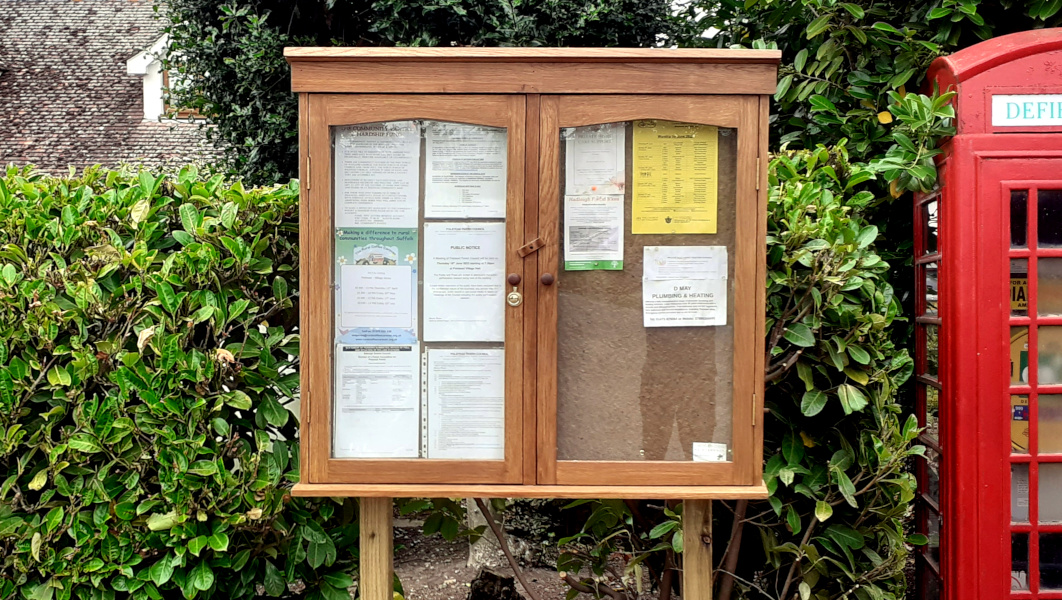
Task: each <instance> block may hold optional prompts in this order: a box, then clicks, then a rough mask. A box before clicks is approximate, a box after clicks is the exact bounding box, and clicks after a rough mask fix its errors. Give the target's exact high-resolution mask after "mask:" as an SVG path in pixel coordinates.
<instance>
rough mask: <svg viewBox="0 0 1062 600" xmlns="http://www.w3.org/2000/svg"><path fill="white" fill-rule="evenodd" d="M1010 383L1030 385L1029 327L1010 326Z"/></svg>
mask: <svg viewBox="0 0 1062 600" xmlns="http://www.w3.org/2000/svg"><path fill="white" fill-rule="evenodd" d="M1010 384H1011V385H1029V328H1028V327H1011V328H1010Z"/></svg>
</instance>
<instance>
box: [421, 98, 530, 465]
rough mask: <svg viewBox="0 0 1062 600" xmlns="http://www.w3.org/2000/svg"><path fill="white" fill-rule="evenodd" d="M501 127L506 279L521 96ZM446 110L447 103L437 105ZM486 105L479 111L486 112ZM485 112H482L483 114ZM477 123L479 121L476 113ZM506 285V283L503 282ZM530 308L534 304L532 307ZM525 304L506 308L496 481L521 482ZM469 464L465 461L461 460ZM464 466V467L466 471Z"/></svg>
mask: <svg viewBox="0 0 1062 600" xmlns="http://www.w3.org/2000/svg"><path fill="white" fill-rule="evenodd" d="M491 100H494V98H492V97H471V98H470V99H469V101H468V104H469V106H471V107H479V106H482V105H488V106H489V101H491ZM507 100H508V102H507V103H506V107H507V111H506V115H505V125H504V126H505V127H507V128H508V146H509V148H508V155H507V159H508V167H507V169H506V178H507V181H506V187H505V190H506V216H505V266H506V275H508V274H509V273H516V274H518V275H520V277H521V278H525V277H527V274H526V273H524V264H525V263H526V262H527V261H525V260H524V257H522V256H520V247H521V246H523V245H524V243H525V242H526V240H525V239H524V168H523V167H524V158H525V152H526V148H525V145H526V144H527V139H526V137H527V134H526V126H525V123H524V119H525V117H526V111H527V108H526V104H525V100H524V97H523V96H509V97H508V99H507ZM439 104H442V105H443V106H444V107H446V105H447V104H449V102H441V103H439ZM485 108H486V107H484V109H485ZM484 112H485V110H484ZM476 118H477V119H478V118H479V115H478V111H477V117H476ZM506 285H508V284H507V283H506ZM532 306H533V305H532ZM529 310H532V309H531V308H528V305H527V304H526V303H525V304H521V305H520V306H509V305H508V304H506V306H505V434H504V435H505V474H504V475H503V477H502V478H501V479H497V480H495V482H496V483H519V482H521V481H523V472H524V463H523V459H522V456H523V449H524V425H523V423H524V352H523V349H524V315H525V314H526V313H527V312H528V311H529ZM464 462H466V463H467V462H469V461H464ZM466 468H467V467H466Z"/></svg>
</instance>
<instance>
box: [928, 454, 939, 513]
mask: <svg viewBox="0 0 1062 600" xmlns="http://www.w3.org/2000/svg"><path fill="white" fill-rule="evenodd" d="M925 461H926V489H925V493H926V496H928V497H929V498H930V499H931V500H933V501H934V502H936V503H937V504H938V505H939V504H940V455H939V454H937V453H936V452H934V451H933V450H932V449H931V448H926V456H925Z"/></svg>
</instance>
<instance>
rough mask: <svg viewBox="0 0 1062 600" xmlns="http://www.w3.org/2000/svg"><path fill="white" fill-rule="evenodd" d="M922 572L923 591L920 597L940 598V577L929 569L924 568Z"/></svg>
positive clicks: (929, 599) (931, 599)
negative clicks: (923, 579) (923, 578)
mask: <svg viewBox="0 0 1062 600" xmlns="http://www.w3.org/2000/svg"><path fill="white" fill-rule="evenodd" d="M924 573H925V575H924V577H925V584H924V585H925V592H924V593H923V594H922V595H921V596H920V598H925V599H926V600H936V599H937V598H940V577H938V576H937V575H936V574H935V573H933V572H932V571H930V570H929V569H926V570H925V571H924Z"/></svg>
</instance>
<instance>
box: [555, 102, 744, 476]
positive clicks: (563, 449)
mask: <svg viewBox="0 0 1062 600" xmlns="http://www.w3.org/2000/svg"><path fill="white" fill-rule="evenodd" d="M737 137H738V136H737V130H736V129H734V128H719V127H714V126H710V125H696V124H690V123H677V122H673V121H664V120H657V119H641V120H631V121H621V122H617V123H604V124H596V125H587V126H583V127H572V128H565V129H562V130H561V135H560V150H561V155H560V158H559V161H558V162H559V164H560V168H561V177H560V186H561V191H562V193H563V198H564V201H563V202H562V203H561V206H560V220H561V223H562V227H561V228H560V240H559V242H558V245H559V246H560V252H561V267H560V270H559V271H558V273H557V275H556V277H557V284H556V285H557V289H558V298H559V300H558V311H557V317H558V324H557V329H558V339H557V348H558V355H557V376H558V380H557V459H558V460H595V461H644V460H652V461H714V462H720V461H722V462H726V461H729V460H730V453H731V412H732V410H733V402H732V394H733V390H732V388H733V376H732V365H731V364H730V361H731V359H732V356H733V347H734V316H733V308H734V296H733V285H732V283H733V261H734V219H735V210H734V209H735V204H734V194H735V187H736V171H737V169H736V161H737ZM603 413H604V414H603ZM606 415H607V416H606ZM603 417H605V418H603ZM589 422H595V423H596V427H594V428H587V427H586V423H589Z"/></svg>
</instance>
